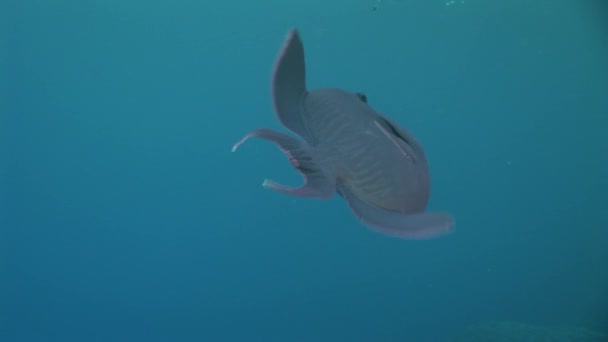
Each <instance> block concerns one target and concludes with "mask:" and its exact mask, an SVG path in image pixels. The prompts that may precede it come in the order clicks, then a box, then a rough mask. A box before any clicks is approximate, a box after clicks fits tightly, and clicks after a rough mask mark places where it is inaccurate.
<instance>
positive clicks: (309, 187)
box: [232, 29, 453, 239]
mask: <svg viewBox="0 0 608 342" xmlns="http://www.w3.org/2000/svg"><path fill="white" fill-rule="evenodd" d="M305 69H306V68H305V61H304V45H303V44H302V40H301V38H300V34H299V33H298V31H297V29H292V30H291V31H290V32H289V34H288V35H287V38H286V39H285V42H284V44H283V47H282V49H281V50H280V53H279V56H278V58H277V60H276V62H275V65H274V70H273V74H272V87H271V92H272V103H273V107H274V111H275V113H276V115H277V117H278V119H279V121H280V122H281V124H282V125H283V126H285V127H286V128H287V129H289V130H290V131H292V132H293V133H295V134H297V135H298V136H300V137H301V139H302V140H300V139H297V138H295V137H292V136H290V135H287V134H284V133H281V132H278V131H275V130H272V129H266V128H262V129H256V130H253V131H251V132H249V133H247V134H246V135H245V136H244V137H243V138H242V139H241V140H239V141H238V142H237V143H236V144H234V146H233V147H232V151H233V152H234V151H236V150H237V148H239V146H241V145H242V144H243V143H244V142H245V141H246V140H248V139H249V138H253V137H256V138H261V139H264V140H267V141H270V142H273V143H275V144H276V145H277V146H278V147H279V148H280V149H281V151H283V153H285V154H286V155H287V157H288V158H289V161H290V162H291V164H292V165H293V166H294V167H295V168H296V169H297V170H298V171H299V172H300V173H301V175H302V176H303V179H304V184H303V185H302V186H300V187H297V188H293V187H288V186H285V185H282V184H279V183H276V182H274V181H272V180H268V179H267V180H265V181H264V183H263V186H264V187H265V188H269V189H273V190H276V191H279V192H282V193H285V194H289V195H293V196H299V197H309V198H317V199H329V198H331V197H333V195H334V194H335V193H337V194H339V195H340V196H342V197H343V198H344V199H345V200H346V202H347V203H348V205H349V207H350V209H351V210H352V212H353V213H354V214H355V216H356V217H357V218H358V219H359V220H360V221H361V222H362V223H363V224H364V225H365V226H367V227H368V228H370V229H372V230H375V231H377V232H380V233H383V234H386V235H389V236H394V237H399V238H404V239H422V238H432V237H436V236H440V235H443V234H445V233H447V232H449V231H450V230H451V228H452V226H453V219H452V217H451V216H450V215H449V214H447V213H442V212H425V208H426V206H427V202H428V201H429V196H430V176H429V167H428V164H427V160H426V157H425V154H424V151H423V149H422V146H421V145H420V143H419V142H418V141H417V140H416V139H415V138H414V137H413V136H412V134H410V133H409V132H408V131H406V130H405V129H404V128H402V127H400V126H399V125H398V124H397V123H395V122H394V121H392V120H391V119H389V118H387V117H385V116H384V115H382V114H380V113H379V112H378V111H376V110H375V109H374V108H372V107H371V106H370V105H369V104H368V103H367V97H366V96H365V95H364V94H362V93H352V92H348V91H345V90H342V89H337V88H322V89H314V90H309V89H307V88H306V70H305Z"/></svg>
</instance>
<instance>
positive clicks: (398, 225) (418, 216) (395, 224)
mask: <svg viewBox="0 0 608 342" xmlns="http://www.w3.org/2000/svg"><path fill="white" fill-rule="evenodd" d="M340 194H341V195H342V196H343V197H344V199H345V200H346V202H347V203H348V205H349V207H350V208H351V210H352V211H353V213H354V214H355V216H357V218H359V220H360V221H361V222H363V223H364V224H365V225H366V226H368V227H369V228H370V229H372V230H374V231H377V232H379V233H382V234H385V235H389V236H393V237H399V238H402V239H428V238H434V237H438V236H441V235H444V234H446V233H448V232H450V231H451V230H452V226H453V225H454V221H453V219H452V217H451V216H450V215H448V214H446V213H431V212H421V213H413V214H402V213H398V212H392V211H387V210H384V209H382V208H378V207H375V206H373V205H370V204H368V203H366V202H364V201H363V200H361V199H359V198H358V197H357V196H356V195H355V194H354V193H352V192H351V191H350V190H348V189H346V188H343V187H341V188H340Z"/></svg>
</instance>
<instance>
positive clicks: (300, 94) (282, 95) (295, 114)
mask: <svg viewBox="0 0 608 342" xmlns="http://www.w3.org/2000/svg"><path fill="white" fill-rule="evenodd" d="M304 95H306V65H305V61H304V45H303V44H302V40H301V39H300V35H299V33H298V31H297V30H296V29H292V30H291V31H289V34H288V35H287V38H286V39H285V42H284V44H283V48H282V49H281V51H280V53H279V56H278V58H277V61H276V63H275V66H274V72H273V75H272V102H273V106H274V110H275V112H276V114H277V117H278V119H279V121H280V122H281V123H282V124H283V125H284V126H285V127H287V128H288V129H290V130H291V131H293V132H295V133H297V134H299V135H303V133H304V126H303V124H302V113H301V110H302V108H301V106H302V100H303V98H304Z"/></svg>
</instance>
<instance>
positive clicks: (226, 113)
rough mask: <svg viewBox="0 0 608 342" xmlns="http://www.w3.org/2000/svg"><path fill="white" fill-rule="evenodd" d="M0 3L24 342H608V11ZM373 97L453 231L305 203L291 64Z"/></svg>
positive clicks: (5, 213)
mask: <svg viewBox="0 0 608 342" xmlns="http://www.w3.org/2000/svg"><path fill="white" fill-rule="evenodd" d="M373 6H374V0H331V1H329V0H327V1H319V0H307V1H278V0H262V1H213V2H212V1H193V0H177V1H171V2H170V1H164V2H163V1H157V0H154V1H141V0H130V1H125V0H120V1H118V0H108V1H91V0H80V1H75V0H73V1H67V0H55V1H41V0H39V1H34V0H23V1H17V0H6V1H3V2H2V4H0V34H1V36H0V39H1V41H0V44H2V45H1V46H0V67H1V68H2V69H1V70H0V71H1V73H0V87H1V88H0V91H1V92H0V96H1V97H0V153H1V155H0V177H1V178H0V196H1V197H0V201H1V202H0V267H1V269H0V295H1V297H0V300H1V302H0V337H1V339H2V340H3V341H144V340H145V341H414V342H424V341H449V340H450V339H451V338H452V337H453V336H455V335H457V334H458V333H459V332H460V331H462V330H463V329H464V328H465V327H466V326H468V325H469V324H473V323H475V322H479V321H482V320H510V321H521V322H526V323H530V324H548V325H582V326H586V327H590V328H594V329H599V330H602V329H604V328H606V327H608V267H606V261H607V260H608V204H607V203H608V200H607V199H606V193H608V153H607V151H608V140H607V139H606V129H607V128H608V96H607V94H608V62H606V61H608V45H607V44H606V41H607V39H606V38H607V36H608V35H607V32H608V15H607V14H606V13H607V12H606V6H601V2H599V1H598V2H591V1H566V0H553V1H548V0H538V1H528V0H525V1H524V0H510V1H474V0H466V1H465V2H464V3H461V2H456V3H454V4H452V5H446V3H445V1H434V0H384V1H383V2H382V3H381V4H380V6H378V8H377V10H376V11H373V10H372V7H373ZM294 26H295V27H298V28H299V29H300V32H301V34H302V38H303V40H304V44H305V47H306V53H307V64H308V65H307V67H308V72H309V74H308V80H309V86H310V87H322V86H337V87H342V88H346V89H349V90H352V91H361V92H364V93H366V94H367V96H368V99H369V101H370V103H371V104H372V105H373V106H375V107H376V108H378V109H379V110H380V111H382V112H385V113H387V114H388V115H389V116H391V117H392V118H394V119H395V120H397V121H399V122H400V123H401V124H402V125H404V126H405V127H408V129H410V130H411V131H412V132H413V133H414V134H415V135H416V136H417V138H418V139H419V140H420V141H421V142H422V143H423V145H424V146H425V148H426V152H427V155H428V158H429V161H430V165H431V168H432V176H433V193H432V200H431V203H430V208H431V209H437V210H448V211H450V212H452V213H453V215H454V216H455V218H456V222H457V225H456V229H455V232H454V234H451V235H449V236H447V237H444V238H441V239H436V240H429V241H402V240H397V239H391V238H386V237H384V236H381V235H379V234H376V233H373V232H371V231H369V230H367V229H366V228H365V227H363V226H362V225H361V224H359V223H358V222H357V220H356V219H355V218H354V216H353V215H352V214H351V213H350V211H349V210H348V208H347V207H346V205H345V203H344V202H343V201H342V200H341V199H339V198H335V199H333V200H330V201H315V200H307V199H295V198H290V197H287V196H284V195H281V194H278V193H274V192H271V191H266V190H264V189H263V188H262V187H261V186H260V184H261V181H262V180H263V179H264V178H266V177H270V178H273V179H276V180H278V181H281V182H286V183H289V184H294V185H295V184H298V183H299V182H300V178H299V175H298V174H297V173H296V172H295V171H294V170H293V169H292V167H291V165H290V164H289V163H288V161H287V160H286V159H285V157H284V156H283V155H282V154H281V153H280V151H278V150H277V149H276V148H275V147H274V146H272V145H270V144H267V143H264V142H257V141H256V142H250V143H248V144H247V145H245V146H243V148H242V149H240V150H239V151H238V153H234V154H233V153H230V147H231V145H232V143H233V142H235V141H236V140H237V139H238V138H240V137H241V136H242V135H243V134H244V133H245V132H247V131H248V130H250V129H253V128H257V127H271V128H280V126H279V124H278V122H277V121H276V119H275V117H274V114H273V112H272V108H271V105H270V97H269V85H270V71H271V67H272V64H273V62H274V58H275V57H276V54H277V51H278V49H279V48H280V46H281V44H282V41H283V38H284V37H285V34H286V33H287V31H288V30H289V29H290V28H291V27H294Z"/></svg>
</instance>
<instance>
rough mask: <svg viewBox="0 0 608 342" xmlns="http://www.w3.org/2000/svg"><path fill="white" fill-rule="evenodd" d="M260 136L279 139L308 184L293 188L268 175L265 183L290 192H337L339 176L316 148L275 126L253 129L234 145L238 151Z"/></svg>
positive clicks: (317, 195)
mask: <svg viewBox="0 0 608 342" xmlns="http://www.w3.org/2000/svg"><path fill="white" fill-rule="evenodd" d="M253 137H256V138H260V139H264V140H268V141H270V142H273V143H275V144H276V145H277V146H279V148H280V149H281V151H283V153H285V154H286V155H287V157H288V158H289V161H290V162H291V164H292V165H293V166H294V167H295V168H296V169H297V170H298V172H300V174H301V175H302V177H303V178H304V184H303V185H302V186H301V187H299V188H291V187H287V186H285V185H281V184H279V183H276V182H274V181H272V180H269V179H266V180H264V183H263V184H262V185H263V186H264V187H265V188H268V189H273V190H276V191H279V192H282V193H285V194H288V195H293V196H300V197H314V198H319V199H327V198H330V197H332V196H333V195H334V193H335V192H336V181H335V177H331V176H330V173H329V172H327V170H326V169H325V168H324V167H323V165H321V163H319V162H318V160H317V158H316V157H315V152H314V150H313V149H312V148H311V147H310V146H309V145H308V144H306V143H304V142H302V141H300V140H298V139H295V138H293V137H291V136H289V135H287V134H283V133H280V132H277V131H274V130H271V129H257V130H254V131H251V132H249V133H248V134H247V135H245V136H244V137H243V138H242V139H241V140H239V141H238V142H237V143H236V144H234V146H233V147H232V151H233V152H234V151H236V150H237V149H238V148H239V146H241V145H242V144H243V143H244V142H245V141H247V140H248V139H249V138H253Z"/></svg>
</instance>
